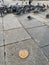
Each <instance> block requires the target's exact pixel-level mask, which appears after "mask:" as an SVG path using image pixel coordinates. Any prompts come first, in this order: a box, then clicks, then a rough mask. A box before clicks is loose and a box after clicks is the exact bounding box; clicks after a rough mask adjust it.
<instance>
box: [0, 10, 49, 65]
mask: <svg viewBox="0 0 49 65" xmlns="http://www.w3.org/2000/svg"><path fill="white" fill-rule="evenodd" d="M48 11H49V10H47V11H45V12H42V13H39V14H33V13H29V14H28V13H27V14H24V15H21V16H17V15H14V14H7V15H6V16H4V17H0V65H49V62H48V61H47V60H49V19H46V18H45V14H46V13H48ZM28 15H30V16H31V17H32V20H28V19H27V16H28ZM22 49H25V50H27V51H28V52H29V56H28V57H27V58H25V59H21V58H20V57H19V51H20V50H22Z"/></svg>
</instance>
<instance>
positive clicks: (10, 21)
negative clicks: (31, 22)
mask: <svg viewBox="0 0 49 65" xmlns="http://www.w3.org/2000/svg"><path fill="white" fill-rule="evenodd" d="M3 21H4V22H3V23H4V30H8V29H12V28H19V27H22V26H21V24H20V23H19V21H18V19H17V18H16V17H15V16H14V15H13V14H8V15H6V16H5V17H4V18H3Z"/></svg>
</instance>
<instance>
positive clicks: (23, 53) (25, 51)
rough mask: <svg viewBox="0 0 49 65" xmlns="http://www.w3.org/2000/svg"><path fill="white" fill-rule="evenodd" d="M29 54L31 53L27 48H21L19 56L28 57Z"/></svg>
mask: <svg viewBox="0 0 49 65" xmlns="http://www.w3.org/2000/svg"><path fill="white" fill-rule="evenodd" d="M28 55H29V53H28V51H27V50H20V51H19V57H20V58H26V57H28Z"/></svg>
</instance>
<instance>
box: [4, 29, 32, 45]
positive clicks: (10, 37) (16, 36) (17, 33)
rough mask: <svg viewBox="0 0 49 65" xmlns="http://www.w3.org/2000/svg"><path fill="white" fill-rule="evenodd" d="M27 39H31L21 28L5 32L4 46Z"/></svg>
mask: <svg viewBox="0 0 49 65" xmlns="http://www.w3.org/2000/svg"><path fill="white" fill-rule="evenodd" d="M29 38H31V37H30V36H29V34H28V33H27V32H26V31H25V30H24V29H23V28H19V29H13V30H8V31H5V44H9V43H13V42H17V41H22V40H25V39H29Z"/></svg>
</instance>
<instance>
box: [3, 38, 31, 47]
mask: <svg viewBox="0 0 49 65" xmlns="http://www.w3.org/2000/svg"><path fill="white" fill-rule="evenodd" d="M29 39H31V38H28V39H25V40H21V41H26V40H29ZM21 41H17V42H13V43H9V44H5V45H3V46H7V45H11V44H16V43H18V42H21Z"/></svg>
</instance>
